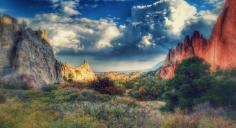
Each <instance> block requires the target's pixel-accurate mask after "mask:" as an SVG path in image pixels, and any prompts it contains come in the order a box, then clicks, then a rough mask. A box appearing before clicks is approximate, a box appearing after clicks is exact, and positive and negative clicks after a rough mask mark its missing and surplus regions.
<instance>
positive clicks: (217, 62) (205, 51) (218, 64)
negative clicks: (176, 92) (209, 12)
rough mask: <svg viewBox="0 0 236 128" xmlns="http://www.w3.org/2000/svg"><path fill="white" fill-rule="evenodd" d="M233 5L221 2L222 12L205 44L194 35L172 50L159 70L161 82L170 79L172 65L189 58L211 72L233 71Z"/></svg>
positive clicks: (232, 1)
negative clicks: (208, 65) (192, 58)
mask: <svg viewBox="0 0 236 128" xmlns="http://www.w3.org/2000/svg"><path fill="white" fill-rule="evenodd" d="M235 5H236V0H226V1H225V8H224V11H223V12H222V13H221V14H220V16H219V17H218V19H217V22H216V24H215V26H214V28H213V31H212V34H211V37H210V39H209V40H206V39H205V38H204V37H203V36H202V35H201V34H200V33H199V32H195V33H194V34H193V36H192V38H191V40H189V39H188V37H187V38H185V40H184V41H183V43H182V44H178V45H177V47H176V49H174V50H171V51H170V52H171V53H169V54H168V56H167V58H166V60H165V64H164V65H163V66H162V68H161V70H160V76H161V77H162V78H164V79H169V78H173V77H174V71H175V67H176V64H178V63H181V62H182V61H183V60H184V59H188V58H190V57H193V56H196V57H199V58H202V59H203V60H204V61H206V62H207V63H209V64H210V65H211V67H210V70H211V71H216V70H219V69H221V70H225V69H230V68H236V56H235V55H236V25H235V24H236V6H235ZM170 55H171V57H170Z"/></svg>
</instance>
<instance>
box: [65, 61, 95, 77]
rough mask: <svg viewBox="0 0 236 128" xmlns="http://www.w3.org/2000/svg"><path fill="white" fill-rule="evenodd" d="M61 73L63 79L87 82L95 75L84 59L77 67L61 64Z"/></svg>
mask: <svg viewBox="0 0 236 128" xmlns="http://www.w3.org/2000/svg"><path fill="white" fill-rule="evenodd" d="M61 74H62V77H63V78H64V80H67V81H68V80H69V81H74V82H89V81H93V80H95V79H96V76H95V74H94V72H93V70H92V68H91V67H90V65H89V63H88V62H87V61H86V60H85V61H84V62H83V64H81V65H80V66H79V67H73V66H71V65H69V64H62V66H61Z"/></svg>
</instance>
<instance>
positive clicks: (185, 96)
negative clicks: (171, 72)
mask: <svg viewBox="0 0 236 128" xmlns="http://www.w3.org/2000/svg"><path fill="white" fill-rule="evenodd" d="M208 69H209V66H208V65H207V64H206V63H205V62H204V61H203V60H201V59H199V58H196V57H194V58H190V59H188V60H184V61H183V62H182V64H180V65H178V66H177V69H176V72H175V77H174V78H173V79H171V80H169V82H168V84H167V91H165V99H166V101H167V107H166V108H167V109H168V110H174V109H175V108H178V107H179V108H181V109H187V110H189V111H192V109H193V107H194V106H196V105H198V104H201V103H204V102H210V103H211V104H212V105H214V106H215V107H220V106H222V107H227V108H235V107H236V93H235V92H236V82H235V81H233V80H231V78H230V77H229V75H225V74H224V75H223V76H224V77H223V76H221V75H220V74H221V73H210V72H209V71H208ZM224 73H226V72H224ZM230 73H232V72H230ZM226 74H227V73H226Z"/></svg>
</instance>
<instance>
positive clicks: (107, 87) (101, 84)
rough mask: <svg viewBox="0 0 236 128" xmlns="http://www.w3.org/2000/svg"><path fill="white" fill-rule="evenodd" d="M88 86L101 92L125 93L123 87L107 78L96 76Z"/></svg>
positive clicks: (111, 93)
mask: <svg viewBox="0 0 236 128" xmlns="http://www.w3.org/2000/svg"><path fill="white" fill-rule="evenodd" d="M90 87H91V88H92V89H94V90H96V91H98V92H100V93H103V94H110V95H122V94H124V93H125V89H124V88H122V87H118V86H116V85H115V83H114V81H112V80H111V79H109V78H98V79H97V80H95V81H93V82H91V83H90Z"/></svg>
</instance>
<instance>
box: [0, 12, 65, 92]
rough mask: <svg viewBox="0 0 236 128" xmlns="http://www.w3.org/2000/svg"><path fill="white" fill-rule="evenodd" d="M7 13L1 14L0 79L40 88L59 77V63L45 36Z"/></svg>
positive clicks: (10, 83) (56, 80) (13, 83)
mask: <svg viewBox="0 0 236 128" xmlns="http://www.w3.org/2000/svg"><path fill="white" fill-rule="evenodd" d="M45 37H47V36H46V33H45V31H42V30H39V31H33V30H31V29H30V28H27V26H25V24H21V23H18V22H17V20H15V19H14V18H12V17H10V16H1V17H0V76H1V78H0V81H1V83H4V84H7V85H14V86H18V87H20V86H30V87H33V88H41V87H42V86H44V85H48V84H52V83H58V82H60V81H61V75H60V72H59V70H60V64H59V63H58V62H57V60H56V59H55V57H54V53H53V49H52V47H51V46H50V44H49V43H48V42H47V41H46V39H45Z"/></svg>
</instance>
